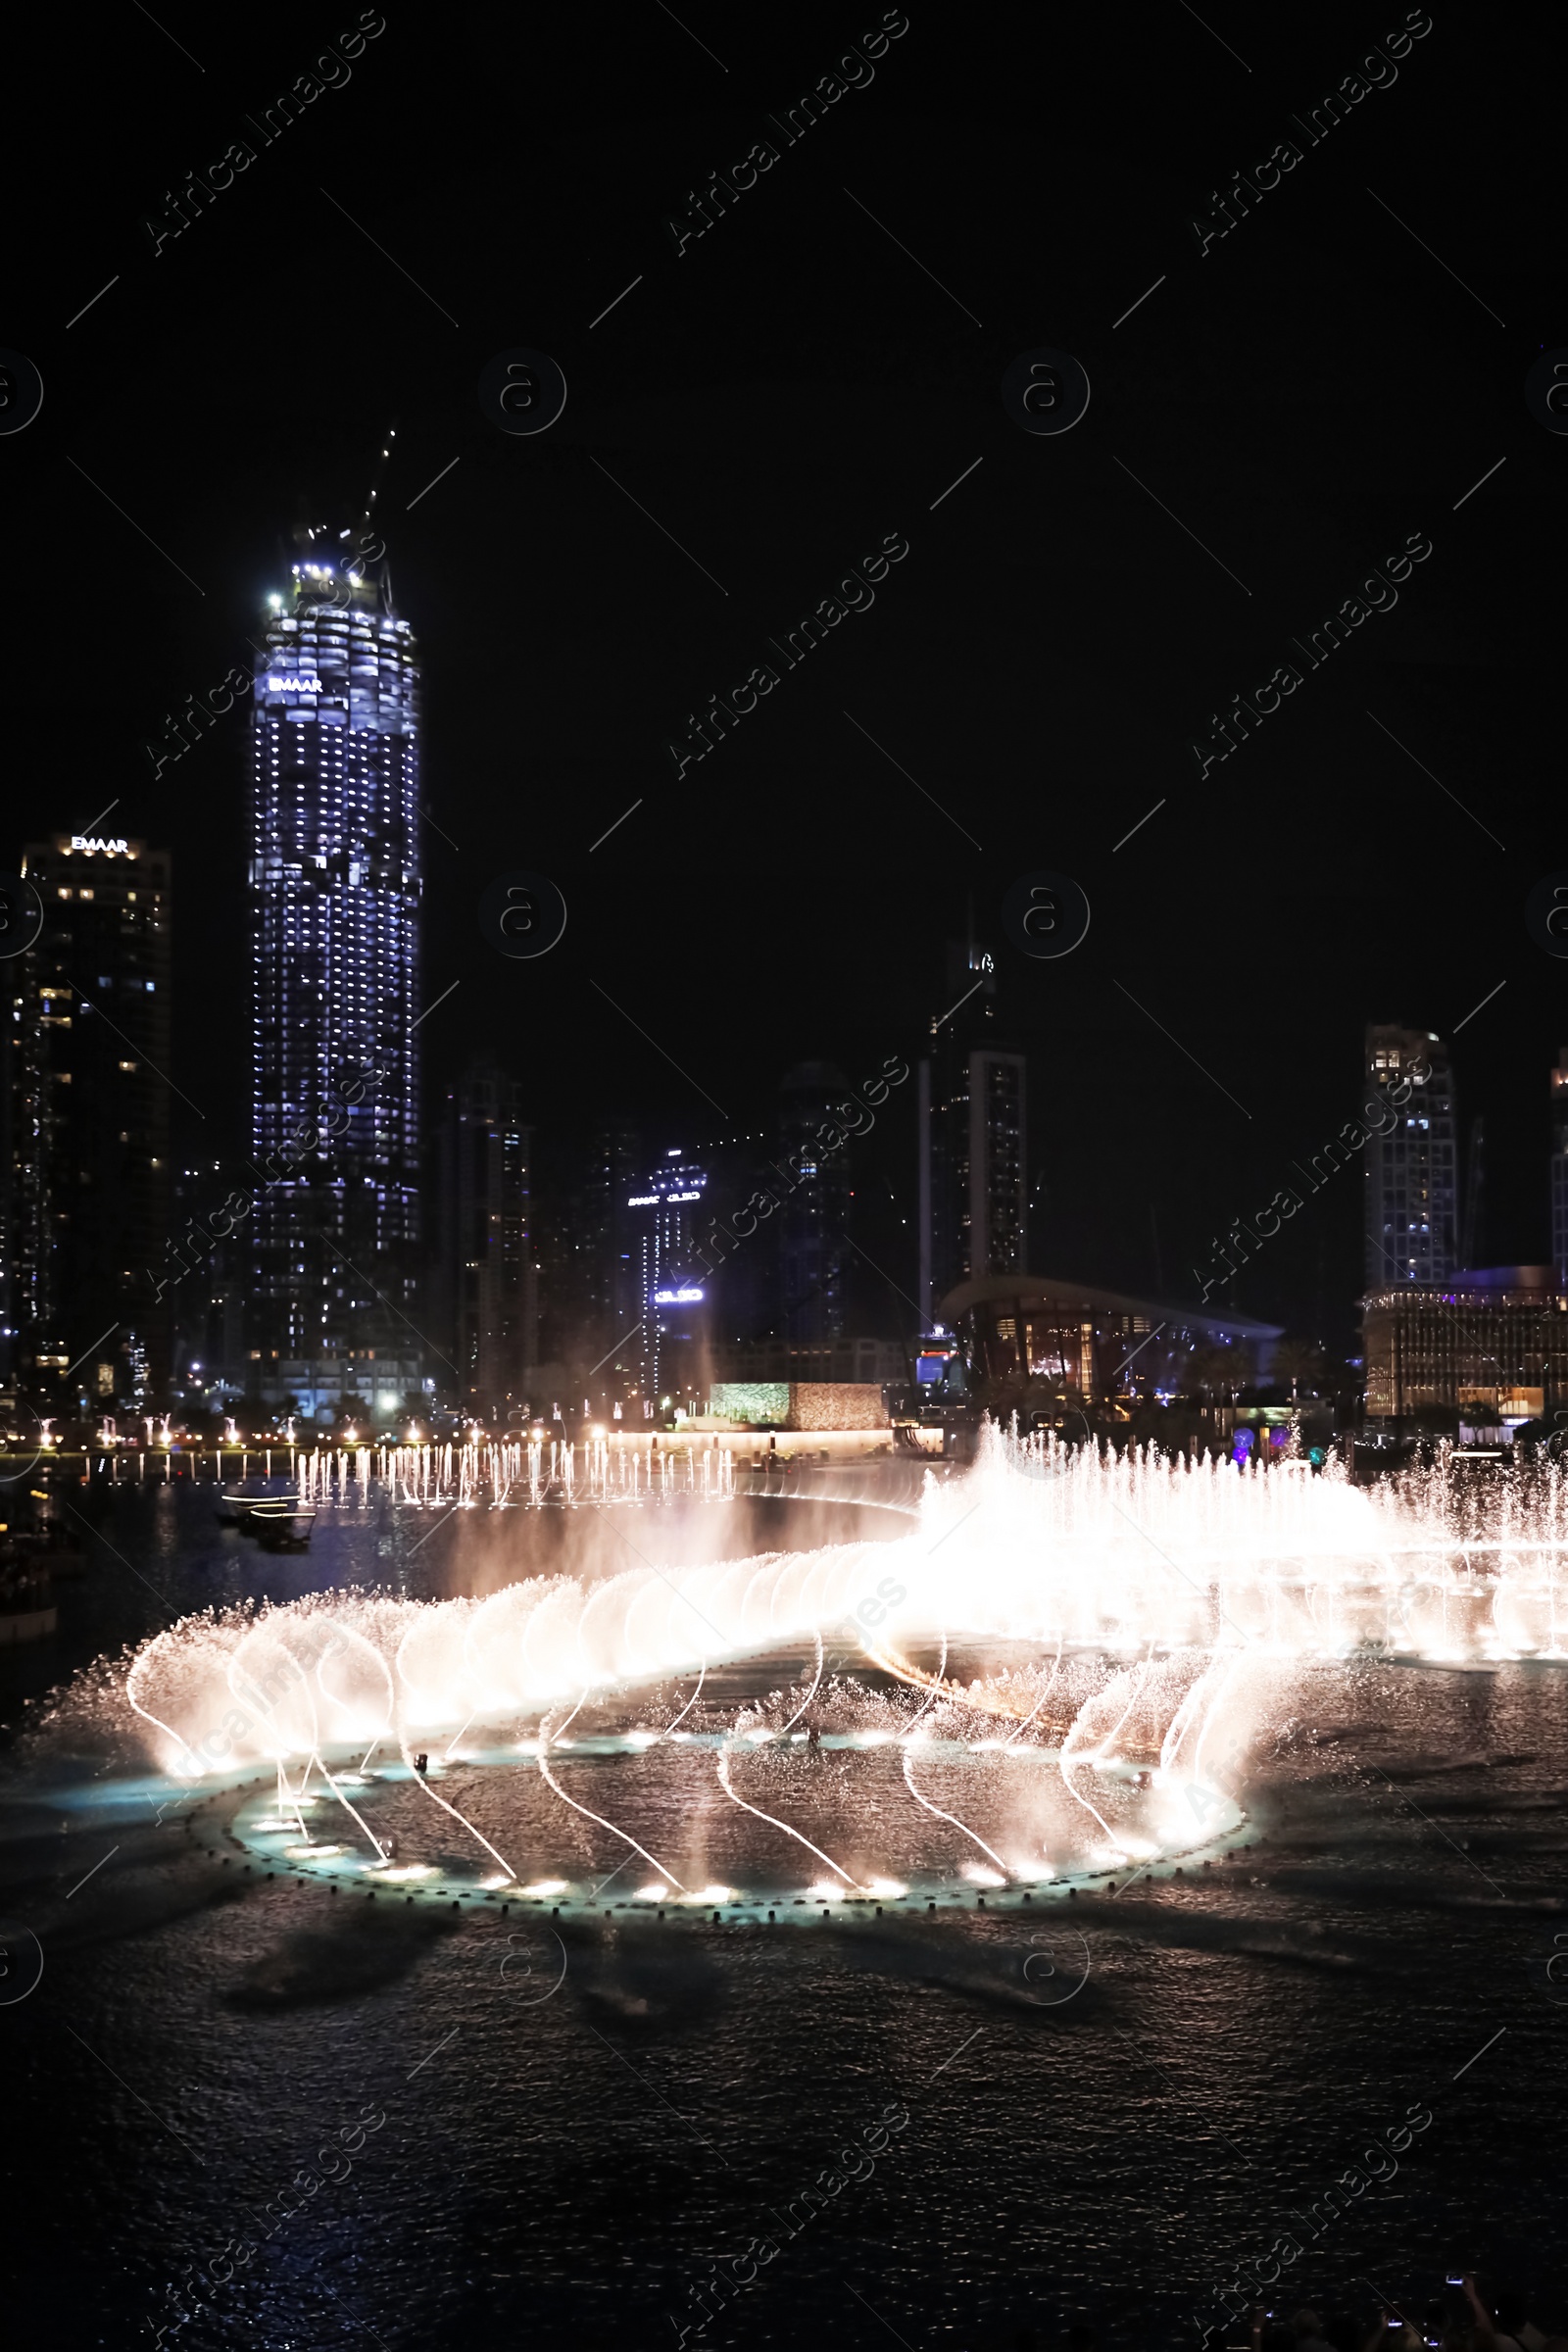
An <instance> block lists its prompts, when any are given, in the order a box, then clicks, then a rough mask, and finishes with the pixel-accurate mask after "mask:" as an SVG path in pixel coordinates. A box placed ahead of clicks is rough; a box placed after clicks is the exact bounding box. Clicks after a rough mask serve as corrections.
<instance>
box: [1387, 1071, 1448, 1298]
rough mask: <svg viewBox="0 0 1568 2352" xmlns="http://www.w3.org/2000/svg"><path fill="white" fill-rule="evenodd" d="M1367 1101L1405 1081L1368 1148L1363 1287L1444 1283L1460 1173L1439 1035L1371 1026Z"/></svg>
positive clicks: (1446, 1072)
mask: <svg viewBox="0 0 1568 2352" xmlns="http://www.w3.org/2000/svg"><path fill="white" fill-rule="evenodd" d="M1365 1075H1366V1083H1367V1100H1368V1102H1369V1103H1370V1102H1373V1101H1377V1100H1380V1099H1383V1098H1386V1097H1387V1096H1388V1094H1389V1091H1390V1089H1391V1088H1393V1087H1396V1086H1399V1085H1400V1083H1401V1081H1408V1084H1409V1093H1408V1096H1407V1097H1405V1098H1404V1099H1403V1101H1402V1102H1401V1103H1400V1104H1399V1105H1394V1104H1389V1105H1387V1109H1388V1116H1387V1117H1386V1119H1385V1121H1384V1126H1385V1129H1386V1132H1384V1133H1381V1134H1380V1133H1378V1132H1376V1131H1375V1130H1374V1132H1373V1133H1372V1134H1371V1135H1370V1136H1369V1138H1368V1141H1367V1147H1366V1221H1365V1234H1366V1277H1365V1279H1366V1287H1367V1289H1368V1291H1369V1292H1370V1291H1374V1290H1382V1289H1385V1288H1386V1287H1387V1286H1388V1285H1389V1284H1390V1283H1392V1282H1413V1283H1444V1282H1446V1281H1447V1280H1448V1278H1449V1276H1450V1275H1451V1274H1452V1273H1453V1271H1454V1268H1455V1267H1456V1265H1457V1264H1458V1236H1459V1170H1458V1164H1457V1158H1456V1152H1455V1137H1456V1133H1457V1123H1456V1118H1455V1112H1454V1098H1453V1073H1452V1070H1451V1068H1450V1066H1449V1061H1448V1051H1447V1048H1446V1046H1445V1045H1444V1043H1443V1041H1442V1039H1441V1038H1438V1037H1435V1036H1433V1035H1432V1034H1431V1033H1430V1032H1429V1031H1427V1030H1424V1029H1399V1028H1395V1027H1392V1026H1389V1025H1384V1024H1375V1025H1374V1026H1372V1027H1370V1028H1369V1029H1368V1030H1367V1033H1366V1056H1365Z"/></svg>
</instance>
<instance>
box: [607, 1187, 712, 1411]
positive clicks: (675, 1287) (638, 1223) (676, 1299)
mask: <svg viewBox="0 0 1568 2352" xmlns="http://www.w3.org/2000/svg"><path fill="white" fill-rule="evenodd" d="M707 1195H708V1170H707V1169H706V1168H703V1167H699V1166H698V1165H697V1163H696V1161H695V1160H690V1159H688V1158H687V1156H686V1154H685V1152H682V1151H680V1150H679V1149H676V1150H675V1151H673V1152H665V1154H664V1156H663V1158H662V1161H661V1162H660V1163H659V1165H658V1166H657V1167H656V1168H655V1169H654V1172H653V1174H652V1175H651V1176H650V1177H649V1178H648V1179H647V1181H646V1182H645V1183H644V1184H642V1185H641V1186H640V1187H639V1188H638V1190H637V1191H636V1192H635V1193H632V1194H630V1195H629V1196H628V1198H627V1201H626V1206H627V1208H628V1209H629V1210H630V1211H631V1216H632V1223H631V1232H632V1253H633V1254H632V1263H633V1267H634V1270H635V1282H636V1291H635V1297H636V1300H637V1304H638V1306H639V1308H640V1310H641V1314H642V1329H641V1331H640V1333H639V1334H638V1338H639V1341H640V1344H641V1348H642V1388H643V1395H644V1397H645V1398H651V1399H654V1400H656V1401H657V1400H658V1398H659V1397H660V1396H661V1394H662V1388H661V1384H663V1388H666V1389H667V1388H668V1387H669V1385H670V1383H671V1382H672V1381H673V1382H675V1383H676V1384H677V1385H678V1384H679V1383H680V1382H681V1381H682V1380H685V1381H687V1382H688V1383H690V1382H691V1381H693V1380H695V1379H698V1378H700V1372H699V1368H698V1357H699V1351H700V1350H701V1349H702V1348H704V1347H705V1345H706V1341H707V1321H706V1316H705V1314H704V1309H705V1307H706V1304H707V1298H708V1291H707V1281H706V1278H705V1276H704V1274H703V1272H702V1264H701V1260H700V1259H699V1257H698V1254H697V1237H698V1232H699V1229H700V1227H701V1226H702V1224H703V1223H704V1222H705V1221H706V1220H705V1218H704V1208H705V1205H706V1201H707ZM694 1268H695V1269H696V1271H695V1272H694V1271H693V1269H694Z"/></svg>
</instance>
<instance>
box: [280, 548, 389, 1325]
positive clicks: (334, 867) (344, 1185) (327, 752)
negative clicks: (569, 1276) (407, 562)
mask: <svg viewBox="0 0 1568 2352" xmlns="http://www.w3.org/2000/svg"><path fill="white" fill-rule="evenodd" d="M341 536H342V538H343V539H345V540H346V539H347V536H348V534H347V533H346V532H345V533H343V534H342V535H341ZM296 545H297V548H298V560H297V561H296V562H295V563H294V564H293V567H292V573H291V576H290V578H289V582H288V585H287V587H286V588H285V589H284V590H283V591H282V592H281V593H279V594H276V595H274V596H272V597H271V598H270V600H269V602H270V615H269V618H268V620H267V624H266V638H267V647H266V652H265V655H264V656H263V657H262V659H261V660H260V662H258V664H257V669H256V685H255V708H254V711H253V714H252V720H251V876H250V878H251V905H252V919H253V935H252V1016H251V1017H252V1047H251V1063H252V1066H251V1103H252V1108H251V1149H252V1152H253V1154H254V1156H255V1160H256V1163H257V1166H258V1168H259V1169H261V1170H263V1171H264V1172H265V1181H264V1183H263V1186H262V1189H261V1190H260V1192H259V1194H258V1197H257V1205H256V1226H255V1274H254V1295H253V1309H254V1329H253V1346H252V1350H251V1352H252V1356H253V1358H255V1357H261V1358H270V1357H271V1356H273V1355H280V1356H282V1357H290V1356H292V1357H314V1356H317V1355H319V1354H322V1353H329V1352H331V1351H333V1350H334V1349H337V1348H349V1347H354V1346H359V1345H361V1344H362V1343H364V1342H366V1341H373V1342H374V1343H376V1344H377V1345H378V1346H380V1347H383V1348H384V1347H387V1346H389V1345H392V1344H394V1343H395V1344H396V1345H397V1346H399V1347H400V1348H407V1346H408V1339H409V1329H408V1325H407V1323H406V1322H404V1321H403V1320H402V1319H401V1318H402V1317H403V1316H404V1315H406V1314H407V1313H408V1311H409V1308H410V1306H411V1304H412V1303H413V1285H414V1281H415V1274H416V1264H415V1257H416V1244H417V1221H418V1152H419V1130H418V1103H419V1063H418V1042H419V1041H418V1037H417V1020H418V1017H419V1013H418V1005H417V997H418V976H419V971H418V912H419V898H420V887H421V884H420V857H419V763H420V762H419V751H420V711H419V665H418V656H417V649H416V646H415V642H414V638H413V635H412V633H411V631H410V627H409V623H408V622H407V621H406V620H404V619H401V618H400V617H399V615H398V613H397V612H396V609H395V607H394V605H393V602H392V591H391V582H390V578H389V575H388V572H387V569H386V566H385V563H384V561H382V562H380V563H379V564H375V565H373V566H371V567H370V568H369V569H363V568H361V567H360V566H359V565H358V564H356V563H355V561H354V560H353V559H352V558H351V557H348V556H345V555H341V554H340V553H339V552H336V551H337V549H338V542H337V541H336V540H331V539H329V538H328V536H327V534H326V533H325V532H324V531H322V530H316V531H309V532H304V533H301V534H300V535H299V536H298V539H297V541H296ZM306 1132H310V1133H311V1135H312V1140H311V1142H310V1145H309V1147H308V1148H306V1149H303V1150H302V1149H301V1148H300V1143H299V1138H300V1137H301V1135H302V1133H306Z"/></svg>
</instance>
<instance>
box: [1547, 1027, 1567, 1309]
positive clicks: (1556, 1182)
mask: <svg viewBox="0 0 1568 2352" xmlns="http://www.w3.org/2000/svg"><path fill="white" fill-rule="evenodd" d="M1551 1262H1552V1265H1553V1267H1554V1268H1555V1269H1556V1275H1557V1280H1558V1282H1559V1283H1561V1284H1562V1285H1563V1286H1564V1287H1565V1288H1568V1046H1560V1047H1559V1048H1558V1049H1557V1066H1556V1068H1555V1069H1554V1070H1553V1071H1552V1073H1551Z"/></svg>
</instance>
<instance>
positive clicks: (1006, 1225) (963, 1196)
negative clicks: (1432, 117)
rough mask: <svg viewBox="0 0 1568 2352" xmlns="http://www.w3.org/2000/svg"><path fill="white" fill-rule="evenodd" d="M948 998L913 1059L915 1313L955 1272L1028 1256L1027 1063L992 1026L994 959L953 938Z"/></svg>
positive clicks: (989, 1269)
mask: <svg viewBox="0 0 1568 2352" xmlns="http://www.w3.org/2000/svg"><path fill="white" fill-rule="evenodd" d="M947 989H948V993H949V994H950V995H951V996H952V997H953V999H954V1003H953V1004H952V1005H951V1006H950V1008H949V1010H948V1011H947V1012H945V1013H942V1014H939V1015H938V1016H936V1017H935V1018H934V1019H933V1020H932V1022H931V1048H930V1053H929V1055H928V1057H927V1058H926V1059H925V1060H923V1061H922V1062H921V1063H920V1067H919V1073H918V1089H919V1091H918V1098H917V1112H916V1116H917V1118H918V1122H919V1152H920V1166H919V1186H920V1190H919V1274H918V1280H917V1283H916V1286H915V1287H916V1290H917V1293H918V1296H919V1301H920V1313H921V1317H922V1319H923V1321H924V1322H925V1323H926V1324H927V1325H928V1326H929V1324H930V1321H931V1317H932V1315H933V1313H934V1312H935V1309H936V1302H937V1300H938V1299H941V1298H942V1297H943V1296H944V1294H945V1293H946V1292H948V1291H950V1290H952V1289H953V1288H954V1287H955V1286H956V1284H958V1283H960V1282H968V1281H978V1280H980V1279H981V1278H982V1277H983V1276H985V1275H987V1274H1021V1273H1022V1272H1023V1270H1024V1267H1025V1266H1026V1265H1027V1264H1028V1262H1029V1218H1028V1203H1029V1169H1028V1131H1029V1130H1028V1117H1029V1103H1028V1064H1027V1062H1026V1060H1025V1057H1024V1055H1023V1054H1020V1053H1017V1052H1015V1051H1013V1050H1012V1049H1010V1048H1008V1047H1007V1046H1005V1045H1004V1044H1003V1043H1002V1042H1001V1040H1000V1038H999V1036H998V1024H997V1005H996V996H997V972H996V960H995V958H994V956H992V955H991V954H990V952H989V951H988V950H987V949H985V948H982V947H980V946H979V945H978V944H977V943H976V942H975V940H974V939H973V937H971V938H970V939H969V941H968V942H967V944H966V945H964V946H962V947H960V946H958V945H957V944H956V942H950V944H949V948H948V961H947Z"/></svg>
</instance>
